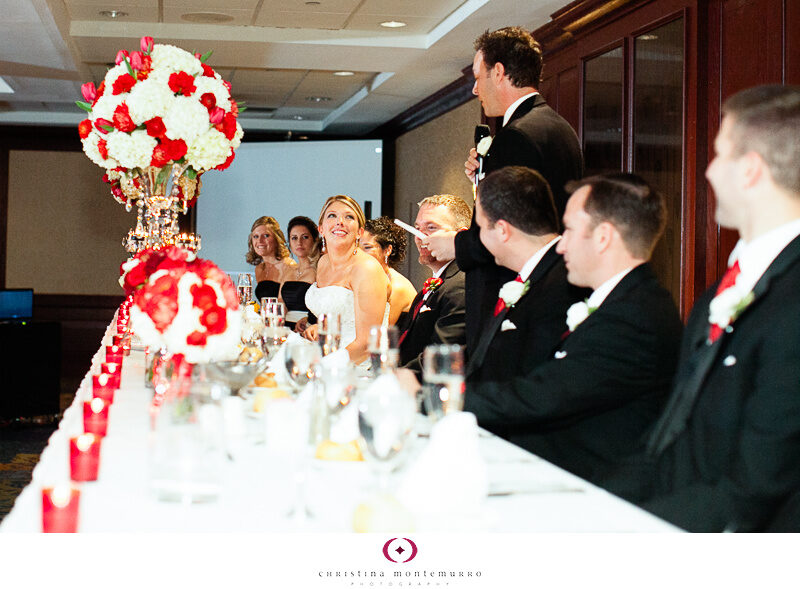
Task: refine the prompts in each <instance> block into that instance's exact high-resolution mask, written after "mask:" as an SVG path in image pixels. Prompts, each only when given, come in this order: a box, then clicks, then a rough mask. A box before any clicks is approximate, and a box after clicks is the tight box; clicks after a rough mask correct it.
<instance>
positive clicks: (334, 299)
mask: <svg viewBox="0 0 800 589" xmlns="http://www.w3.org/2000/svg"><path fill="white" fill-rule="evenodd" d="M306 307H308V308H309V310H310V311H311V312H312V313H314V315H316V316H317V317H319V316H320V315H322V314H323V313H338V315H339V317H341V321H342V338H341V343H340V344H339V346H340V347H341V348H346V347H347V346H349V345H350V344H351V343H353V340H355V339H356V309H355V300H354V297H353V291H352V290H350V289H349V288H346V287H344V286H338V285H332V286H323V287H318V286H317V283H316V282H315V283H314V284H312V285H311V286H310V287H309V288H308V290H307V291H306ZM388 324H389V303H388V302H387V303H386V311H385V312H384V313H383V325H388Z"/></svg>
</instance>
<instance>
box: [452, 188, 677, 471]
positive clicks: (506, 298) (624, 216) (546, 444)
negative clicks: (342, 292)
mask: <svg viewBox="0 0 800 589" xmlns="http://www.w3.org/2000/svg"><path fill="white" fill-rule="evenodd" d="M484 181H485V180H484ZM568 188H569V189H570V190H571V191H573V192H572V196H571V197H570V199H569V202H568V203H567V207H566V212H565V214H564V225H565V231H564V234H563V236H562V238H561V240H560V241H559V242H558V244H557V245H556V251H557V252H558V253H560V254H562V255H563V256H564V261H565V262H566V266H567V279H568V280H569V281H570V282H571V283H572V284H574V285H577V286H582V287H589V288H591V289H592V290H593V291H594V292H592V294H591V296H590V297H589V298H588V300H587V301H586V302H580V303H576V304H574V305H572V306H571V307H570V308H569V310H568V311H567V313H566V317H565V319H566V325H565V327H566V326H568V328H569V333H566V334H565V337H564V339H563V341H562V342H561V343H560V344H559V345H558V346H557V348H556V350H555V352H554V354H553V356H552V357H551V359H549V360H547V361H545V362H544V363H541V364H538V365H536V363H535V362H531V361H530V360H528V359H527V358H525V357H518V362H519V363H520V365H522V366H524V367H525V368H526V370H524V371H523V373H522V374H520V375H515V376H513V377H510V376H507V375H505V374H502V373H498V372H495V373H494V374H490V375H489V376H488V379H487V380H481V381H479V382H474V381H473V382H468V383H467V386H466V396H465V400H464V401H465V403H464V410H465V411H470V412H472V413H474V414H475V415H476V417H477V418H478V423H479V424H480V425H481V426H483V427H485V428H486V429H489V430H491V431H493V432H495V433H497V434H499V435H501V436H503V437H505V438H506V439H508V440H510V441H511V442H514V443H516V444H518V445H520V446H522V447H523V448H526V449H528V450H530V451H531V452H533V453H535V454H538V455H539V456H541V457H543V458H545V459H547V460H550V461H551V462H554V463H555V464H558V465H560V466H562V467H564V468H566V469H568V470H571V471H573V472H574V473H576V474H578V475H580V476H582V477H584V478H588V479H590V480H593V479H594V478H595V476H596V475H597V474H598V473H599V472H602V471H604V470H606V469H607V468H608V467H609V466H610V465H611V464H613V463H615V462H616V461H618V460H620V459H621V458H622V457H623V456H625V455H627V454H628V453H630V452H631V450H632V447H633V445H634V442H635V441H636V440H637V439H639V438H640V437H641V435H642V434H643V433H644V431H645V430H646V429H647V428H648V427H650V426H652V424H653V422H654V420H655V419H656V417H657V416H658V414H659V411H660V410H661V409H662V407H663V401H664V398H665V396H666V394H667V392H668V390H669V385H670V382H671V380H672V375H673V373H674V371H675V364H676V362H677V357H678V343H679V340H680V332H681V322H680V318H679V317H678V312H677V310H676V308H675V304H674V303H673V301H672V298H671V297H670V294H669V293H668V292H667V291H666V290H665V289H664V288H662V287H661V286H660V285H659V284H658V281H657V280H656V277H655V276H654V274H653V271H652V270H651V269H650V265H649V264H648V263H647V260H648V259H649V258H650V255H651V253H652V251H653V247H654V246H655V243H656V241H657V240H658V237H659V236H660V235H661V233H662V231H663V229H664V224H665V218H666V212H665V204H664V199H663V197H662V196H661V195H660V194H658V193H656V192H655V191H654V190H653V189H652V188H651V187H650V186H649V185H647V183H645V182H644V181H643V180H642V179H641V178H639V177H637V176H633V175H631V174H610V175H606V176H594V177H591V178H586V179H583V180H580V181H578V182H576V183H572V184H570V185H568ZM477 206H478V211H477V212H476V214H477V215H479V217H478V218H479V219H481V220H482V221H484V222H482V223H480V227H481V229H480V235H481V240H482V241H483V243H484V245H485V246H486V247H487V248H488V249H489V251H491V252H493V253H495V252H498V253H500V252H501V248H500V247H499V246H498V244H497V242H498V240H499V237H500V235H501V232H502V230H503V229H502V226H501V227H498V223H495V224H494V226H492V224H491V223H490V222H488V220H487V218H486V215H485V213H484V212H483V210H482V200H481V201H479V203H478V205H477ZM497 215H498V218H503V217H508V216H510V215H511V211H510V210H502V209H501V210H500V211H499V212H498V213H497ZM495 255H497V254H495ZM501 255H502V254H501ZM515 292H516V293H519V288H518V287H516V288H515V287H511V286H509V285H508V284H507V285H505V286H504V287H503V290H501V292H500V295H501V297H500V298H499V299H498V301H497V308H503V307H505V308H507V307H511V306H513V305H515V304H516V297H517V295H516V294H515ZM529 363H530V365H529Z"/></svg>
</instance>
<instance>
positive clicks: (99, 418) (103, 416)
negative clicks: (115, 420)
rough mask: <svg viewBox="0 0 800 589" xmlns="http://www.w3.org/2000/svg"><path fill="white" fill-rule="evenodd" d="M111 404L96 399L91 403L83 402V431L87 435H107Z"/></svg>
mask: <svg viewBox="0 0 800 589" xmlns="http://www.w3.org/2000/svg"><path fill="white" fill-rule="evenodd" d="M108 407H109V404H108V403H107V402H106V401H104V400H103V399H100V398H98V397H95V398H94V399H92V400H91V401H84V402H83V431H84V432H86V433H87V434H97V435H98V436H104V435H106V432H107V431H108Z"/></svg>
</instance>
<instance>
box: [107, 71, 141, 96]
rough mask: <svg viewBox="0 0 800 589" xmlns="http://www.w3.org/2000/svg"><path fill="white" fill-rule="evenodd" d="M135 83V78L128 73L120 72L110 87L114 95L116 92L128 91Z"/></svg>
mask: <svg viewBox="0 0 800 589" xmlns="http://www.w3.org/2000/svg"><path fill="white" fill-rule="evenodd" d="M135 85H136V78H134V77H133V76H132V75H130V74H122V75H121V76H120V77H119V78H117V79H116V80H115V81H114V85H113V86H112V87H111V88H112V90H113V94H114V96H116V95H117V94H123V93H125V92H130V91H131V88H133V87H134V86H135Z"/></svg>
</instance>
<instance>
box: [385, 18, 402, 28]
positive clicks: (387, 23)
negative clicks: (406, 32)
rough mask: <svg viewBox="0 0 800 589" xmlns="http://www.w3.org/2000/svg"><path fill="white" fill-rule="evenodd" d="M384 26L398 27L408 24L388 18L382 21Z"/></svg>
mask: <svg viewBox="0 0 800 589" xmlns="http://www.w3.org/2000/svg"><path fill="white" fill-rule="evenodd" d="M381 26H382V27H386V28H387V29H398V28H400V27H404V26H406V23H404V22H400V21H399V20H387V21H384V22H382V23H381Z"/></svg>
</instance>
